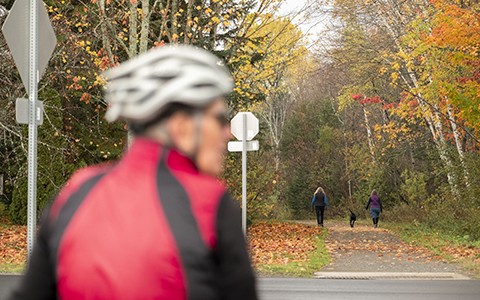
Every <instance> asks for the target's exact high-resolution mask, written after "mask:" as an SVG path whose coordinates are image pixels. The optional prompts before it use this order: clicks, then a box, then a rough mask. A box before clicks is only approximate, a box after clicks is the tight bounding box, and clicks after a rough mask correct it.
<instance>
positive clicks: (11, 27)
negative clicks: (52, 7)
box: [2, 0, 57, 95]
mask: <svg viewBox="0 0 480 300" xmlns="http://www.w3.org/2000/svg"><path fill="white" fill-rule="evenodd" d="M37 1H38V67H37V70H38V76H37V78H38V80H40V78H41V77H42V74H43V71H44V70H45V67H46V66H47V64H48V61H49V60H50V56H51V55H52V52H53V49H55V46H56V45H57V38H56V37H55V32H54V31H53V28H52V24H51V23H50V19H49V18H48V13H47V11H46V10H45V6H44V5H43V1H42V0H37ZM2 31H3V35H4V36H5V40H6V41H7V44H8V47H9V48H10V52H11V53H12V56H13V59H14V60H15V63H16V65H17V69H18V72H19V73H20V77H21V78H22V81H23V85H24V86H25V89H26V90H27V93H28V94H29V95H30V84H29V82H30V78H29V70H30V56H29V50H30V47H29V41H30V1H29V0H17V1H15V3H14V4H13V6H12V9H11V10H10V13H9V14H8V17H7V19H6V20H5V23H4V24H3V28H2Z"/></svg>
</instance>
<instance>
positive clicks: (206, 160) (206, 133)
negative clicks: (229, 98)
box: [196, 100, 231, 176]
mask: <svg viewBox="0 0 480 300" xmlns="http://www.w3.org/2000/svg"><path fill="white" fill-rule="evenodd" d="M230 137H231V133H230V122H228V120H227V119H226V106H225V103H224V102H223V101H222V100H218V101H215V102H214V103H213V104H211V105H210V106H209V107H207V109H206V110H205V111H204V112H203V114H202V119H201V127H200V140H199V145H198V149H197V154H196V162H197V168H198V170H199V171H200V172H202V173H205V174H209V175H212V176H218V175H220V173H221V172H222V162H223V155H224V153H225V149H226V146H227V142H228V140H229V139H230Z"/></svg>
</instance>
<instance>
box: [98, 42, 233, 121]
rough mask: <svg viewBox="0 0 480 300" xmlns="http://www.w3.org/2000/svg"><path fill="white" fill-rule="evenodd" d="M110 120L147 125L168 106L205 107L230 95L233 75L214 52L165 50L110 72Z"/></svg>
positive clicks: (186, 48)
mask: <svg viewBox="0 0 480 300" xmlns="http://www.w3.org/2000/svg"><path fill="white" fill-rule="evenodd" d="M104 75H105V77H106V80H107V81H108V82H109V85H108V87H107V90H106V93H105V99H106V101H107V102H108V103H110V107H109V109H108V111H107V113H106V119H107V121H110V122H112V121H115V120H118V119H123V120H126V121H129V122H132V123H137V124H144V123H147V122H149V121H151V120H153V119H154V118H155V117H156V116H158V115H159V114H161V112H162V111H163V109H164V108H165V106H166V105H167V104H170V103H181V104H185V105H188V106H193V107H205V106H207V105H208V104H210V103H211V102H212V101H213V100H215V99H216V98H218V97H220V96H222V95H225V94H227V93H229V92H231V90H232V88H233V83H232V80H231V79H230V73H229V71H228V69H227V68H226V67H225V66H222V65H220V60H219V59H218V58H217V57H216V56H214V55H213V54H211V53H209V52H207V51H205V50H203V49H200V48H197V47H194V46H187V45H175V46H163V47H159V48H155V49H152V50H150V51H148V52H146V53H144V54H141V55H139V56H138V57H136V58H134V59H132V60H129V61H127V62H124V63H122V64H120V65H119V66H117V67H115V68H112V69H110V70H107V71H106V72H105V73H104Z"/></svg>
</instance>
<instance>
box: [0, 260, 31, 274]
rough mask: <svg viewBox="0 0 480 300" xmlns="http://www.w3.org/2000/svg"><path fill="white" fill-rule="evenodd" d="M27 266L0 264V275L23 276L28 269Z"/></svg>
mask: <svg viewBox="0 0 480 300" xmlns="http://www.w3.org/2000/svg"><path fill="white" fill-rule="evenodd" d="M26 266H27V265H26V264H15V263H10V264H9V263H6V264H0V273H9V274H21V273H23V272H24V270H25V268H26Z"/></svg>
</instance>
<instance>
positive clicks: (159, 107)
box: [11, 45, 257, 300]
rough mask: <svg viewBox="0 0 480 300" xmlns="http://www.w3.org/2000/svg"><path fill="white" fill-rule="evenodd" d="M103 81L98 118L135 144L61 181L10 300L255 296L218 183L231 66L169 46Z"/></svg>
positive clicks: (234, 214) (235, 221)
mask: <svg viewBox="0 0 480 300" xmlns="http://www.w3.org/2000/svg"><path fill="white" fill-rule="evenodd" d="M105 76H106V79H107V81H108V82H109V85H108V88H107V90H106V95H105V97H106V100H107V102H109V104H110V107H109V109H108V111H107V113H106V118H107V120H109V121H115V120H125V121H127V122H128V124H129V126H131V127H130V128H131V129H132V131H133V133H134V136H135V138H134V141H133V142H132V144H131V146H130V148H129V149H128V151H127V153H126V154H125V155H124V157H123V158H122V159H121V160H120V161H119V162H118V163H117V164H115V165H100V166H92V167H87V168H85V169H83V170H80V171H78V172H77V173H75V174H74V175H73V176H72V178H71V179H70V180H69V181H68V183H67V184H66V186H65V187H64V188H63V190H62V191H61V193H60V194H59V196H58V197H57V198H56V199H55V201H54V202H53V204H52V206H51V208H50V210H49V211H48V213H47V215H46V218H45V219H44V221H43V222H42V226H41V229H40V232H39V236H38V239H37V243H36V245H35V247H34V251H33V254H32V257H31V259H30V261H29V267H28V271H27V273H26V275H25V276H24V278H23V281H22V283H21V285H20V287H19V288H17V289H16V290H15V292H14V293H13V294H12V298H11V299H57V298H60V299H129V300H130V299H256V297H257V296H256V291H255V279H254V275H253V272H252V269H251V266H250V260H249V257H248V253H247V250H246V245H245V238H244V235H243V233H242V229H241V224H240V223H241V222H240V214H239V209H238V206H236V204H235V203H234V200H233V199H232V197H231V196H230V195H229V194H228V193H227V192H226V191H225V189H224V187H223V186H222V184H221V183H220V182H219V181H218V180H217V178H216V176H217V175H219V174H220V172H221V167H222V157H223V154H224V151H225V146H226V142H227V140H229V138H230V128H229V123H228V118H227V117H228V116H227V114H226V106H225V103H224V101H223V97H222V96H223V95H225V94H226V93H229V92H230V91H231V89H232V81H231V79H230V75H229V73H228V71H227V69H226V68H225V67H224V66H222V65H221V64H220V63H219V60H218V59H217V58H216V57H215V56H214V55H212V54H210V53H208V52H207V51H205V50H201V49H199V48H195V47H192V46H180V45H177V46H164V47H161V48H156V49H154V50H151V51H149V52H147V53H145V54H143V55H140V56H139V57H137V58H135V59H132V60H130V61H127V62H125V63H123V64H121V65H119V66H117V67H115V68H113V69H111V70H109V71H107V72H106V73H105Z"/></svg>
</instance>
